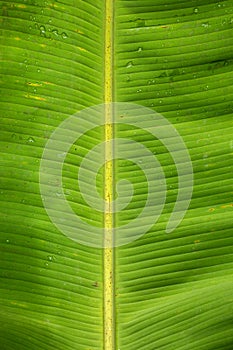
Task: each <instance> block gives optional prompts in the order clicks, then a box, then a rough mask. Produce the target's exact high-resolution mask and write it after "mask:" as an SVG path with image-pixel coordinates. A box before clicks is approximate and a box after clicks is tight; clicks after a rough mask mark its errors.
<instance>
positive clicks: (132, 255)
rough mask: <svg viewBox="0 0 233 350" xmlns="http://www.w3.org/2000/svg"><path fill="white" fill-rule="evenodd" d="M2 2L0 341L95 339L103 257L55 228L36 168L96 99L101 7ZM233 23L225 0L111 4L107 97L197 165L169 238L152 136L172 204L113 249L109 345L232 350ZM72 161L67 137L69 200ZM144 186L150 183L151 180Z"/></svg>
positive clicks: (170, 178)
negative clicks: (60, 132)
mask: <svg viewBox="0 0 233 350" xmlns="http://www.w3.org/2000/svg"><path fill="white" fill-rule="evenodd" d="M1 5H2V6H1V33H2V34H1V61H2V62H1V70H2V92H1V153H2V157H1V164H2V166H1V197H0V198H1V238H0V239H1V255H0V259H1V272H0V273H1V284H0V288H1V291H0V303H1V306H0V321H1V327H0V328H1V330H0V348H1V349H2V350H13V349H14V350H29V349H30V350H39V349H40V350H43V349H45V350H47V349H57V350H59V349H61V350H71V349H72V350H94V349H98V350H99V349H103V263H102V261H103V251H102V250H101V249H94V248H90V247H87V246H83V245H79V244H77V243H75V242H72V241H71V240H69V239H68V238H67V237H66V236H64V235H63V234H62V233H61V232H59V231H58V230H57V229H56V227H55V226H54V225H53V224H52V222H51V221H50V219H49V218H48V216H47V214H46V211H45V209H44V207H43V200H42V198H41V196H40V190H39V166H40V159H41V156H42V153H43V149H44V147H45V144H46V141H47V140H48V138H49V136H50V135H51V133H52V132H53V131H54V130H55V128H56V127H57V126H58V125H59V124H60V123H61V122H62V121H63V120H65V119H66V118H67V117H69V116H70V115H73V114H74V113H76V112H78V111H81V110H82V109H84V108H86V107H89V106H93V105H97V104H100V103H102V102H103V99H104V44H105V43H104V34H105V25H104V23H105V1H102V0H87V1H82V0H59V1H55V0H47V1H44V0H25V1H23V0H18V1H1ZM232 26H233V4H232V1H230V0H227V1H215V0H202V1H200V0H195V1H193V0H191V1H181V0H176V1H175V0H166V1H163V0H135V1H133V0H116V1H114V101H117V102H133V103H137V104H140V105H143V106H146V107H149V108H152V109H154V110H155V111H157V112H159V113H161V114H162V115H163V116H165V117H166V118H167V119H168V120H169V122H170V123H172V124H173V125H174V126H175V128H176V129H177V130H178V132H179V133H180V135H181V136H182V138H183V139H184V141H185V143H186V146H187V148H188V150H189V152H190V156H191V159H192V162H193V168H194V189H193V190H194V192H193V198H192V201H191V204H190V207H189V210H188V211H187V213H186V216H185V218H184V220H183V221H182V223H181V224H180V226H179V227H178V228H177V229H176V230H175V231H174V232H173V233H171V234H166V233H165V228H166V223H167V221H168V219H169V216H170V213H171V211H172V208H173V206H174V202H175V198H176V194H177V189H178V183H177V174H176V170H175V166H174V164H173V165H172V164H171V159H170V156H169V155H168V154H166V150H165V149H164V148H163V147H162V145H160V144H158V145H156V152H157V153H158V154H157V155H158V157H160V158H159V159H160V160H161V163H162V164H163V166H164V171H165V174H166V177H167V184H168V193H167V202H166V205H165V208H164V211H163V213H162V215H161V217H160V219H159V221H158V223H156V225H154V226H153V227H152V229H151V230H150V231H149V232H148V233H147V234H146V235H144V236H143V237H142V238H140V239H138V240H136V241H135V242H132V243H131V244H128V245H126V246H123V247H120V248H117V249H116V252H115V271H114V274H115V287H116V290H115V308H116V315H115V320H116V346H115V348H116V349H118V350H139V349H143V350H155V349H159V350H160V349H161V350H171V349H174V350H178V349H179V350H191V349H192V350H231V349H232V346H233V331H232V321H233V318H232V311H233V307H232V299H233V293H232V282H233V279H232V233H233V229H232V207H233V205H232V193H233V187H232V148H233V141H232V131H233V124H232V116H233V102H232V100H233V86H232V81H233V74H232V72H233V46H232V34H233V30H232ZM121 132H122V133H123V134H124V135H125V136H127V137H131V136H132V133H131V131H130V130H122V131H121ZM135 137H137V135H136V136H135ZM92 138H93V144H94V143H95V142H96V140H95V139H94V136H93V135H90V137H89V141H86V145H89V146H90V147H91V145H92ZM138 138H139V139H140V135H139V134H138ZM143 142H145V144H146V145H147V146H148V147H149V148H150V149H152V148H153V147H154V146H153V142H151V140H143ZM84 148H85V140H84ZM79 155H80V154H79V153H78V151H77V149H75V147H73V148H72V150H71V152H70V155H69V159H68V164H67V171H66V173H65V174H66V178H65V183H66V191H67V192H66V195H67V198H68V199H69V200H70V202H71V203H72V205H73V206H74V208H76V209H77V210H78V208H79V205H80V202H79V198H78V197H77V193H76V192H75V187H74V186H75V181H76V180H75V176H76V165H77V157H78V156H79ZM130 167H131V164H130V163H128V164H123V166H122V167H121V165H120V164H119V169H120V170H121V171H119V173H118V175H117V176H118V178H119V179H120V178H121V176H122V177H130V176H131V175H130V174H132V172H131V171H132V168H130ZM122 174H123V175H122ZM140 189H142V194H145V193H146V182H145V179H143V180H142V182H141V187H140V188H139V189H138V190H139V192H140ZM140 193H141V192H140ZM140 193H139V195H138V196H135V199H134V207H135V208H136V209H137V208H138V209H140V207H141V203H142V202H141V200H142V198H141V196H140ZM143 198H144V197H143ZM131 211H132V208H131V207H128V208H126V210H125V211H124V212H123V213H122V216H121V217H120V218H119V221H120V222H121V220H127V219H128V218H129V217H130V215H131ZM83 215H84V217H86V220H88V219H90V218H92V215H93V213H92V212H91V211H90V210H89V208H86V210H85V211H84V214H83ZM98 220H99V218H98V217H97V218H96V222H97V221H98ZM105 350H110V349H105Z"/></svg>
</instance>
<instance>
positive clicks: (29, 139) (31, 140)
mask: <svg viewBox="0 0 233 350" xmlns="http://www.w3.org/2000/svg"><path fill="white" fill-rule="evenodd" d="M27 142H28V143H33V142H35V140H34V138H33V137H29V138H28V139H27Z"/></svg>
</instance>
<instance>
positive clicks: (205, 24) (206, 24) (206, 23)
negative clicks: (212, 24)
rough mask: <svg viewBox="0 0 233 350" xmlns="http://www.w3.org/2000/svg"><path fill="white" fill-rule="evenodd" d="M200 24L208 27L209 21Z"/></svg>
mask: <svg viewBox="0 0 233 350" xmlns="http://www.w3.org/2000/svg"><path fill="white" fill-rule="evenodd" d="M201 26H202V27H204V28H208V27H209V22H205V23H202V25H201Z"/></svg>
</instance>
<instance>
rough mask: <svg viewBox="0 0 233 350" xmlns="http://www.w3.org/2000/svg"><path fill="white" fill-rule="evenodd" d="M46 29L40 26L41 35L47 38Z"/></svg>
mask: <svg viewBox="0 0 233 350" xmlns="http://www.w3.org/2000/svg"><path fill="white" fill-rule="evenodd" d="M45 32H46V29H45V27H44V26H40V35H41V36H45Z"/></svg>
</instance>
